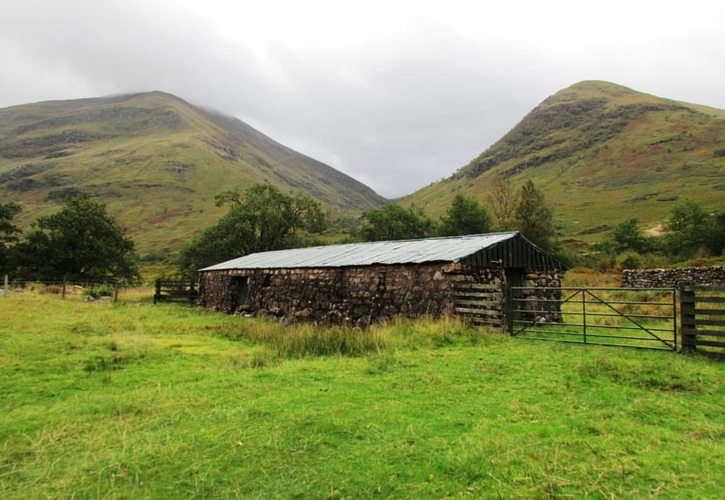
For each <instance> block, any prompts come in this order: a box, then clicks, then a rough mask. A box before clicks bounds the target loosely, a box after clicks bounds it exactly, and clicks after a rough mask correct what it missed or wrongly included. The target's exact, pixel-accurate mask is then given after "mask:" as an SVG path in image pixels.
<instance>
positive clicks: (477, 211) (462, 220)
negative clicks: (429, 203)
mask: <svg viewBox="0 0 725 500" xmlns="http://www.w3.org/2000/svg"><path fill="white" fill-rule="evenodd" d="M491 226H492V222H491V216H490V215H489V213H488V210H486V209H485V208H484V207H482V206H481V204H480V203H478V202H477V201H476V200H475V199H473V198H468V197H466V196H464V195H462V194H457V195H456V196H455V198H453V201H452V202H451V206H450V207H448V213H447V214H446V215H445V217H443V218H442V219H441V234H442V235H443V236H459V235H464V234H481V233H488V232H490V231H491Z"/></svg>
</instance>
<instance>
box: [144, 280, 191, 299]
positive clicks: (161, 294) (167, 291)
mask: <svg viewBox="0 0 725 500" xmlns="http://www.w3.org/2000/svg"><path fill="white" fill-rule="evenodd" d="M198 296H199V294H198V293H197V288H196V283H195V282H193V281H178V280H162V279H157V280H156V290H155V292H154V304H156V303H158V302H192V301H193V300H195V299H196V298H197V297H198Z"/></svg>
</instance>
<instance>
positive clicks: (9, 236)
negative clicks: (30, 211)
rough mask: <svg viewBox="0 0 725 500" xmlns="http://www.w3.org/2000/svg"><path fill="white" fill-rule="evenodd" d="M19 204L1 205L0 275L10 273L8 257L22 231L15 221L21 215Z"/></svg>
mask: <svg viewBox="0 0 725 500" xmlns="http://www.w3.org/2000/svg"><path fill="white" fill-rule="evenodd" d="M20 210H21V209H20V205H18V204H17V203H13V202H10V203H0V275H1V274H5V273H7V272H9V271H10V269H9V263H8V256H9V253H10V252H9V249H10V246H11V245H13V244H15V243H16V242H17V241H18V235H19V234H20V229H19V228H18V227H17V226H16V225H15V224H13V219H14V218H15V216H16V215H18V214H19V213H20Z"/></svg>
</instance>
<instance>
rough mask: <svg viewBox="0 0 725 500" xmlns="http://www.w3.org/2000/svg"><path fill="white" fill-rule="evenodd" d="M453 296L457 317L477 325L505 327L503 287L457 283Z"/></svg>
mask: <svg viewBox="0 0 725 500" xmlns="http://www.w3.org/2000/svg"><path fill="white" fill-rule="evenodd" d="M453 296H454V311H455V313H456V315H458V316H460V317H462V318H463V319H465V320H466V321H469V322H471V323H474V324H477V325H490V326H496V327H501V326H502V325H503V313H502V305H503V301H504V296H503V290H502V288H501V285H495V284H486V283H456V285H455V287H454V290H453Z"/></svg>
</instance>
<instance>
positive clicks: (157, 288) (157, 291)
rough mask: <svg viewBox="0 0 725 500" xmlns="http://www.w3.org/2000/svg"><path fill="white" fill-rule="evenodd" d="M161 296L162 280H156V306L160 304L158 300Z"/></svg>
mask: <svg viewBox="0 0 725 500" xmlns="http://www.w3.org/2000/svg"><path fill="white" fill-rule="evenodd" d="M160 295H161V278H157V279H156V291H155V292H154V304H156V302H158V298H159V296H160Z"/></svg>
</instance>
